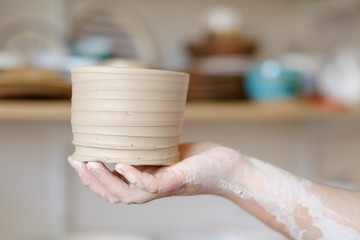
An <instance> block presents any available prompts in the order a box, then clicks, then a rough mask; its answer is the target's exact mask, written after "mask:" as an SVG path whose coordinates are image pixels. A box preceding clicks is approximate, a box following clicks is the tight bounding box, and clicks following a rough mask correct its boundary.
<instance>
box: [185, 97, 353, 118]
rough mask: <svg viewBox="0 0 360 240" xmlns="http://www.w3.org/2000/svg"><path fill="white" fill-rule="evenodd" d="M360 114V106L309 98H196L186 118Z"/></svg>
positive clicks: (310, 116) (302, 116) (323, 116)
mask: <svg viewBox="0 0 360 240" xmlns="http://www.w3.org/2000/svg"><path fill="white" fill-rule="evenodd" d="M342 117H352V118H360V107H358V108H353V109H351V110H342V111H340V110H333V109H325V108H321V107H319V106H318V105H314V104H312V103H310V102H306V101H279V102H244V101H233V102H227V101H223V102H192V103H189V104H188V105H187V107H186V112H185V121H254V122H256V121H307V120H326V119H333V118H342Z"/></svg>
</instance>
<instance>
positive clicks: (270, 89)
mask: <svg viewBox="0 0 360 240" xmlns="http://www.w3.org/2000/svg"><path fill="white" fill-rule="evenodd" d="M299 78H300V77H299V74H298V73H297V72H295V71H292V70H289V69H286V68H285V67H284V66H283V65H281V64H280V63H279V62H278V61H276V60H272V59H271V60H266V61H264V62H262V63H260V64H257V65H255V66H253V67H252V68H251V69H250V70H249V71H248V72H247V73H246V75H245V89H246V92H247V94H248V96H249V97H250V98H251V99H253V100H276V99H284V98H292V97H294V96H296V94H297V92H298V82H299Z"/></svg>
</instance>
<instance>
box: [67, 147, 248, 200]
mask: <svg viewBox="0 0 360 240" xmlns="http://www.w3.org/2000/svg"><path fill="white" fill-rule="evenodd" d="M179 151H180V155H181V159H183V160H182V161H180V162H179V163H176V164H174V165H172V166H164V167H154V166H139V167H134V166H129V165H124V164H117V165H116V166H115V171H110V170H109V169H108V168H106V166H105V165H104V164H102V163H99V162H89V163H82V162H78V161H73V160H72V159H71V158H69V163H70V164H71V165H72V166H73V167H74V168H75V169H76V171H77V172H78V173H79V176H80V178H81V180H82V182H83V183H84V184H85V185H86V186H87V187H89V188H90V189H91V190H92V191H93V192H94V193H96V194H97V195H99V196H100V197H102V198H103V199H105V200H106V201H107V202H110V203H118V202H122V203H125V204H134V203H145V202H148V201H151V200H153V199H157V198H162V197H167V196H174V195H195V194H219V195H221V191H222V188H221V184H222V182H223V181H226V182H231V180H232V177H233V176H232V172H233V169H236V167H238V166H237V165H238V164H241V161H242V157H241V155H240V154H239V153H238V152H236V151H235V150H232V149H230V148H227V147H223V146H220V145H218V144H215V143H210V142H194V143H184V144H181V145H180V146H179Z"/></svg>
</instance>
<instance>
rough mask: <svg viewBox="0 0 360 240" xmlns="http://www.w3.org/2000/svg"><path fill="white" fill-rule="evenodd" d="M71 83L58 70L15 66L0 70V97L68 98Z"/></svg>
mask: <svg viewBox="0 0 360 240" xmlns="http://www.w3.org/2000/svg"><path fill="white" fill-rule="evenodd" d="M70 97H71V85H70V83H67V82H66V80H65V78H64V77H63V76H62V75H61V74H60V73H58V72H56V71H52V70H44V69H37V68H15V69H9V70H4V71H1V72H0V98H12V99H29V98H31V99H69V98H70Z"/></svg>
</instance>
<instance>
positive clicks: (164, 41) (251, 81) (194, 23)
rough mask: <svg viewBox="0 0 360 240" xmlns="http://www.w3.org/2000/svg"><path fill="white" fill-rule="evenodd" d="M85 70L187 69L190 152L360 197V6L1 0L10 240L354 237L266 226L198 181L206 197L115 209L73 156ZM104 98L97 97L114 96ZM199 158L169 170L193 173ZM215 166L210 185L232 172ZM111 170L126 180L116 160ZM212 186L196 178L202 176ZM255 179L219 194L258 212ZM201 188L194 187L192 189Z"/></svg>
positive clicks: (205, 169)
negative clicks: (203, 151) (230, 157)
mask: <svg viewBox="0 0 360 240" xmlns="http://www.w3.org/2000/svg"><path fill="white" fill-rule="evenodd" d="M73 66H102V67H104V69H119V68H121V69H144V68H145V69H157V70H166V71H168V73H169V72H172V73H173V72H185V73H188V74H189V75H186V76H189V83H188V85H187V87H188V88H187V92H186V91H185V92H183V93H185V98H186V99H185V98H182V100H183V103H184V109H183V110H184V111H183V113H181V114H180V115H181V117H182V121H183V122H182V124H183V126H182V128H181V129H180V130H181V131H180V132H179V136H178V137H177V138H176V139H175V140H176V141H178V142H177V143H176V144H179V143H183V142H200V141H209V142H214V143H217V144H219V145H221V146H224V149H231V151H233V152H236V153H237V154H239V153H240V154H241V156H242V155H244V156H251V157H253V158H256V159H260V160H261V161H262V164H265V165H264V166H273V167H272V168H273V169H281V170H276V171H278V172H280V171H284V172H287V174H286V176H288V177H289V176H298V179H300V178H301V179H306V180H303V181H309V182H316V183H321V184H323V185H322V186H328V187H329V186H333V187H334V189H342V190H341V191H343V192H344V196H345V195H346V194H347V193H349V192H354V193H357V195H356V196H358V192H357V191H358V190H360V158H359V156H360V124H359V123H360V1H358V0H342V1H338V0H316V1H314V0H291V1H289V0H256V1H254V0H196V1H190V0H182V1H175V0H146V1H145V0H102V1H100V0H32V1H26V0H11V1H8V0H0V161H1V167H0V190H1V191H0V239H1V240H80V239H81V240H85V239H86V240H138V239H139V240H189V239H190V240H192V239H196V240H203V239H204V240H205V239H206V240H230V239H231V240H232V239H240V240H245V239H246V240H260V239H266V240H284V239H340V238H331V237H330V238H327V237H325V236H335V235H331V234H328V235H326V234H327V232H326V230H324V231H323V232H322V233H321V232H320V233H321V234H322V235H319V236H323V238H306V237H305V235H306V234H305V233H306V232H305V233H304V231H305V230H303V229H302V228H301V227H299V229H298V232H296V231H295V230H291V229H290V227H291V226H290V225H291V224H290V223H289V222H287V221H290V222H291V221H294V218H293V217H292V216H290V215H292V214H291V213H289V216H288V218H286V219H285V218H281V217H279V216H278V215H276V214H279V211H280V210H281V211H287V210H286V209H282V208H281V209H280V210H279V211H278V212H277V213H273V212H271V211H269V212H267V215H268V216H270V217H269V218H267V219H265V217H264V215H262V214H253V213H254V211H252V210H251V209H250V210H249V209H248V208H247V205H246V203H245V204H244V205H242V203H240V204H238V202H237V201H234V199H232V198H231V197H230V198H226V197H223V196H222V195H221V194H211V193H212V192H209V191H205V190H204V191H200V190H199V191H198V192H196V191H197V190H196V189H199V188H196V187H198V185H201V186H200V188H201V187H203V186H207V185H204V184H205V183H203V182H201V183H199V184H194V186H195V188H196V189H195V190H194V189H192V190H191V189H190V190H189V189H187V190H186V191H187V194H181V193H183V192H182V191H180V190H179V194H178V192H176V191H175V190H176V189H173V190H172V191H174V192H171V193H167V195H166V194H165V195H166V196H165V195H161V196H162V197H154V199H153V198H152V199H148V200H146V201H145V202H146V203H143V202H130V203H134V204H129V202H126V201H122V199H117V201H115V202H116V204H114V202H113V204H111V203H109V201H106V199H105V201H104V199H102V197H103V198H104V196H102V197H101V196H100V197H99V196H98V195H101V194H99V193H98V192H96V191H94V188H93V185H92V183H91V182H90V183H89V182H86V181H85V180H84V175H83V177H82V178H81V177H79V175H78V173H77V172H76V169H74V168H73V167H72V166H71V165H70V164H69V162H68V160H67V159H68V156H70V155H72V154H73V153H74V151H75V146H74V144H75V143H77V141H76V140H74V139H75V130H74V126H72V125H71V124H72V123H73V124H75V123H76V121H77V120H76V119H75V117H74V116H72V112H71V111H70V109H72V111H73V113H74V112H75V110H76V106H78V107H79V106H80V105H79V104H78V105H76V106H75V107H74V106H72V101H71V99H72V96H73V103H74V100H75V101H76V99H77V98H75V97H74V95H75V90H76V89H77V90H79V86H80V83H78V87H77V88H75V85H74V83H72V73H71V70H70V69H71V67H73ZM101 69H103V68H101ZM104 71H105V70H104ZM114 71H115V70H114ZM136 71H138V70H136ZM136 71H135V72H136ZM139 71H140V72H141V71H142V70H139ZM144 71H145V73H144V74H143V75H146V70H144ZM151 73H155V72H151ZM94 74H95V73H94ZM102 74H104V73H102ZM95 75H96V74H95ZM105 75H106V74H105ZM135 75H136V74H135ZM143 75H142V76H143ZM160 75H161V74H160ZM76 76H77V75H76ZM106 76H108V75H106ZM129 76H130V75H129ZM131 76H132V77H133V76H134V75H131ZM182 76H185V75H182ZM160 77H161V76H160ZM162 77H163V76H162ZM135 78H136V77H134V79H135ZM144 78H145V77H144ZM149 78H150V77H149ZM79 81H80V80H79ZM89 81H90V80H89ZM93 81H95V80H93ZM96 81H97V83H99V82H100V83H101V81H102V80H101V79H100V80H96ZM114 81H115V80H114ZM119 81H121V80H119ZM134 81H135V80H134ZM174 81H175V80H174ZM128 82H129V84H132V83H131V81H128ZM72 85H74V86H72ZM85 85H86V84H83V85H81V86H85ZM100 85H101V84H100ZM100 85H96V86H100ZM145 85H146V84H145ZM145 85H144V86H143V87H144V88H145ZM148 85H149V86H150V88H151V87H152V86H153V85H151V84H148ZM94 86H95V85H94ZM101 86H102V85H101ZM124 86H125V88H126V87H128V89H130V87H129V86H126V84H125V85H124ZM89 88H90V87H89ZM97 90H99V91H101V89H100V88H99V89H97V88H96V87H95V88H94V89H92V92H91V93H88V95H87V96H88V97H89V98H90V97H92V96H94V95H96V96H100V95H101V94H100V92H97ZM111 90H112V91H111V94H113V95H114V96H122V99H123V100H124V98H125V97H123V95H122V94H120V93H117V91H116V89H111ZM119 91H120V90H119ZM174 92H175V90H174V91H172V92H171V93H174ZM186 93H187V95H186ZM84 94H85V93H84ZM91 94H94V95H91ZM97 94H98V95H97ZM105 95H107V94H106V93H105V94H103V95H101V96H103V97H106V96H105ZM140 95H141V97H143V98H142V99H146V96H147V95H144V94H140ZM140 95H139V96H140ZM155 95H156V97H159V98H160V97H162V96H164V97H166V96H170V95H171V94H170V92H167V91H165V90H163V91H162V95H157V94H155ZM124 96H125V94H124ZM149 96H152V97H153V96H154V94H153V95H151V94H150V95H149ZM109 98H110V97H109ZM78 101H79V100H78ZM89 101H90V100H89ZM144 101H145V100H144ZM169 101H170V100H169ZM185 101H186V105H185ZM125 102H126V101H124V104H125ZM145 102H154V101H152V100H147V101H145ZM175 102H176V101H175ZM144 104H145V103H144ZM83 105H84V106H85V105H86V107H88V108H89V109H90V108H91V107H93V106H95V104H94V105H93V104H92V103H89V102H88V103H87V104H86V103H84V104H83ZM115 105H116V104H115ZM119 105H121V106H122V102H121V104H119ZM96 106H97V105H96ZM169 106H170V105H169ZM140 107H142V108H144V109H145V110H146V109H147V107H145V106H141V104H139V108H140ZM98 108H101V106H100V105H99V106H98ZM159 109H160V110H158V111H159V112H161V110H162V108H161V107H159ZM100 110H101V109H100ZM114 111H115V110H114ZM156 115H157V114H155V115H152V116H153V117H154V119H160V120H157V121H155V120H153V123H154V122H155V123H156V122H161V117H159V116H156ZM89 116H90V115H89ZM139 116H140V117H139V118H140V120H141V116H142V115H139ZM169 116H170V115H169ZM171 116H175V115H174V114H173V115H171ZM177 116H178V115H177ZM72 117H74V118H72ZM98 117H99V119H100V118H101V116H98ZM134 118H135V115H134ZM101 119H102V120H103V121H105V120H109V119H105V118H101ZM104 119H105V120H104ZM124 119H125V118H124ZM85 120H86V119H85ZM113 120H114V119H113ZM122 120H123V119H122ZM140 120H139V121H140ZM89 121H90V120H89ZM129 121H130V120H129ZM134 124H137V123H134ZM99 125H101V124H99ZM97 127H98V129H100V128H101V126H97ZM90 128H91V127H90ZM145 128H146V127H145ZM159 128H160V127H159ZM91 129H92V128H91ZM122 129H125V130H126V129H127V127H123V128H122ZM127 130H129V129H127ZM94 131H95V130H94ZM99 131H100V130H99ZM119 131H120V130H119ZM129 131H130V130H129ZM73 134H74V135H73ZM114 134H115V133H114ZM108 135H111V131H110V133H108ZM111 136H112V135H111ZM73 138H74V139H73ZM114 139H115V138H114ZM121 139H122V140H124V138H121ZM85 140H86V139H85ZM97 140H98V139H97ZM89 141H90V140H89ZM114 141H116V139H115V140H114ZM125 144H126V143H125ZM153 145H156V143H153ZM114 146H115V145H114ZM131 146H133V145H131ZM177 146H178V145H176V151H177V149H178V148H177ZM194 146H195V145H194ZM89 148H90V147H89ZM114 148H115V147H114ZM220 148H221V147H220ZM217 149H218V148H217ZM112 150H113V151H116V150H119V149H112ZM120 150H121V149H120ZM77 151H78V150H77ZM209 151H210V150H209ZM229 151H230V150H229ZM79 152H80V150H79ZM225 152H226V151H225ZM180 156H181V152H180ZM209 156H210V155H209ZM211 156H217V155H216V154H215V155H211ZM236 156H238V155H236ZM239 156H240V155H239ZM214 158H215V157H214ZM180 160H181V159H179V161H180ZM185 160H186V161H187V160H188V158H185ZM185 160H182V161H180V162H179V163H175V164H174V165H173V166H171V165H172V164H171V165H170V166H165V167H159V169H172V168H174V167H175V166H177V165H179V166H184V165H185V168H186V167H188V166H187V165H186V161H185ZM207 161H208V162H207ZM211 161H213V158H206V157H205V158H204V161H203V162H202V163H201V164H202V165H201V167H199V168H200V169H202V170H201V171H200V170H198V171H199V172H201V173H202V174H203V175H205V176H206V177H204V179H203V180H201V181H208V182H206V183H207V184H208V185H209V186H210V187H208V188H211V186H212V185H211V184H210V183H209V181H210V182H212V184H216V180H217V178H216V177H217V175H221V174H217V173H216V172H220V171H222V167H218V168H215V169H214V168H211V166H212V165H211V164H210V162H211ZM218 161H219V162H217V163H218V164H219V166H223V165H222V162H221V161H220V160H218ZM224 161H227V160H224ZM85 162H86V161H85ZM184 162H185V164H184ZM190 162H191V161H190ZM78 163H79V164H85V165H86V163H82V162H78ZM120 163H121V162H120ZM187 163H189V161H187ZM107 164H108V165H107V166H108V167H109V169H111V168H112V167H113V168H116V169H118V168H117V167H116V166H117V165H116V166H115V162H111V163H107ZM181 164H182V165H181ZM95 165H96V164H95ZM95 165H94V166H95ZM144 165H146V163H145V164H144ZM210 165H211V166H210ZM253 165H254V164H253ZM253 165H252V166H253ZM255 165H256V164H255ZM255 165H254V166H255ZM81 166H83V165H81ZM101 166H102V165H101ZM88 167H89V165H88ZM185 168H183V169H185ZM188 168H189V169H190V170H189V169H188V170H189V171H192V170H194V166H189V167H188ZM131 169H133V170H134V169H135V168H131ZM138 169H140V168H138ZM259 169H260V168H259ZM264 169H265V168H264ZM230 170H232V169H228V171H230ZM116 171H117V170H116ZM134 171H135V170H134ZM139 171H140V170H138V172H139ZM157 171H159V170H157ZM194 171H195V170H194ZM259 171H260V170H259ZM274 171H275V170H274ZM114 172H115V170H114ZM118 173H119V171H118ZM114 174H115V173H114ZM120 174H121V173H120ZM144 174H145V173H144ZM222 174H223V175H227V174H224V173H222ZM229 174H230V173H229ZM258 174H265V173H263V172H258ZM291 174H292V175H291ZM80 175H81V174H80ZM125 175H126V174H125ZM125 175H124V176H125ZM199 175H200V173H198V172H197V173H195V174H194V176H193V178H192V179H190V180H191V181H200V180H199V179H200V177H199ZM245 175H246V174H245ZM247 175H249V176H250V173H248V174H247ZM92 176H95V175H92ZM119 176H120V175H119V174H118V175H116V174H115V175H113V177H114V178H116V181H121V183H123V184H126V186H127V187H128V189H130V190H134V189H135V190H136V188H137V186H138V185H136V184H135V185H134V184H133V183H132V181H133V180H132V179H131V177H132V176H127V177H126V176H125V178H126V179H125V180H124V177H122V176H120V177H119ZM148 176H151V173H150V175H148ZM184 176H185V177H186V173H184ZM184 176H183V177H184ZM261 176H262V175H261ZM264 176H265V175H264ZM271 176H272V177H271V178H270V179H269V183H268V186H273V189H275V190H274V192H276V191H277V190H278V189H281V188H282V187H285V186H282V184H279V185H276V177H277V175H276V174H275V173H274V174H273V175H271ZM284 176H285V175H284ZM194 179H195V180H194ZM196 179H197V180H196ZM254 179H255V176H252V177H248V178H247V179H245V181H242V182H241V181H240V183H239V184H240V185H231V183H230V184H222V185H221V186H222V187H227V188H226V189H228V190H229V191H230V192H232V194H233V195H232V196H235V197H233V198H236V196H237V197H240V198H242V199H241V200H239V202H241V201H250V202H251V201H253V202H252V203H254V201H255V202H256V201H257V200H256V199H257V198H256V197H255V195H251V193H252V192H251V188H246V187H244V186H245V185H244V184H245V183H244V182H251V181H255V180H256V179H255V180H254ZM271 179H274V181H273V182H272V180H271ZM294 179H295V178H294ZM190 180H189V181H187V182H186V181H185V182H183V184H184V185H186V184H190V185H191V184H192V182H191V181H190ZM134 181H135V180H134ZM164 181H165V180H164ZM168 182H170V180H169V181H168ZM285 182H286V181H285ZM222 183H224V182H222ZM164 184H166V183H164ZM271 184H272V185H271ZM294 184H295V183H294ZM285 185H286V184H285ZM104 186H105V185H104ZM114 186H115V185H114ZM194 186H192V187H194ZM216 186H217V185H216ZM239 186H240V187H241V186H242V187H243V188H240V187H239ZM246 186H247V185H246ZM110 188H111V186H110ZM113 188H114V187H113ZM190 188H191V186H190ZM264 188H265V187H264ZM303 188H304V189H305V187H303ZM303 188H302V189H303ZM161 189H162V188H161ZM161 189H160V190H161ZM203 189H205V187H203ZM223 189H225V188H223ZM244 189H245V190H244ZM246 189H247V190H246ZM91 190H93V191H94V192H93V191H91ZM135 190H134V191H135ZM160 190H159V191H160ZM139 191H140V190H139ZM142 191H143V190H142ZM144 191H145V190H144ZM184 191H185V190H184ZM219 191H220V190H219ZM223 191H226V190H223ZM279 191H280V190H279ZM289 191H291V190H289ZM304 191H305V190H304ZM309 191H310V190H309ZM118 192H120V195H121V191H120V190H119V191H118ZM244 192H245V195H246V194H248V197H246V196H245V197H244V196H243V195H244ZM96 193H97V194H96ZM340 193H342V192H340ZM229 194H230V193H229ZM254 194H255V193H254ZM184 195H187V196H184ZM190 195H191V196H190ZM225 195H226V194H225ZM305 195H306V194H305ZM151 196H154V195H151ZM156 196H158V195H156ZM274 196H275V195H274ZM306 196H308V195H306ZM312 196H313V195H312ZM337 196H338V198H339V199H340V200H339V201H338V202H340V203H339V204H340V205H339V206H340V208H341V207H345V205H346V202H345V201H344V202H341V199H342V195H341V194H337ZM313 197H314V196H313ZM344 198H345V197H344ZM262 199H263V200H262V201H267V200H266V197H264V198H262ZM264 199H265V200H264ZM275 199H276V197H275ZM357 199H358V202H359V201H360V200H359V199H360V198H357ZM150 200H152V201H150ZM259 201H260V200H259ZM274 201H275V200H274ZM276 201H277V200H276ZM278 201H280V202H281V201H282V200H281V197H280V196H279V198H278ZM299 201H300V200H299ZM136 203H138V204H136ZM252 203H251V204H252ZM257 203H258V207H259V208H261V209H260V210H259V211H260V213H261V211H265V212H266V211H267V210H266V209H267V208H266V207H265V203H263V204H262V202H261V201H260V202H257ZM275 205H276V204H275ZM321 209H323V208H321ZM351 209H353V210H354V209H356V206H355V207H352V208H351ZM359 209H360V208H359ZM324 211H325V210H324ZM354 211H355V210H354ZM255 212H256V210H255ZM311 214H313V213H311ZM314 214H315V213H314ZM316 214H320V213H316ZM321 214H323V213H321ZM353 215H356V212H355V213H354V214H353ZM311 216H313V215H311ZM284 219H285V220H284ZM321 221H322V218H314V219H313V227H315V228H316V229H317V230H319V229H320V230H322V229H321V228H320V226H323V225H321ZM274 222H275V223H274ZM295 222H296V219H295ZM350 222H351V221H350V220H349V226H350V225H351V223H350ZM279 224H280V225H281V224H282V225H281V226H280V225H279ZM317 224H318V225H317ZM357 224H359V221H358V222H357ZM295 225H296V224H295ZM295 225H294V226H295ZM310 225H311V224H310ZM274 226H275V227H274ZM297 226H300V225H296V226H295V228H296V227H297ZM353 226H354V228H353V229H357V234H358V235H356V236H358V237H359V238H360V233H359V229H360V226H359V225H357V226H356V221H355V223H354V224H353ZM279 229H280V231H279ZM289 229H290V230H291V231H290V230H289ZM287 230H289V231H287ZM353 231H355V230H353ZM284 232H285V234H284ZM308 233H309V232H308ZM301 234H302V235H301ZM354 236H355V235H354ZM359 238H349V239H359Z"/></svg>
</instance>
